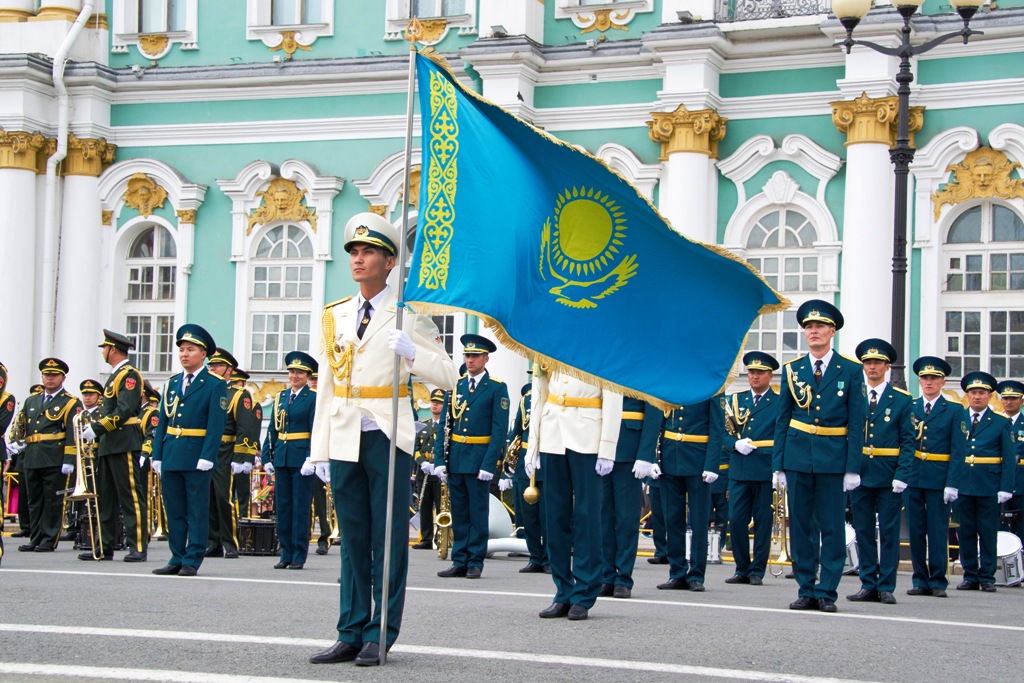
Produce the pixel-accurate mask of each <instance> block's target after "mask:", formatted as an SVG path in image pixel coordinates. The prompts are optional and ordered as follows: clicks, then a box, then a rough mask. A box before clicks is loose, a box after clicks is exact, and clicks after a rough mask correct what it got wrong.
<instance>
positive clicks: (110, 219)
mask: <svg viewBox="0 0 1024 683" xmlns="http://www.w3.org/2000/svg"><path fill="white" fill-rule="evenodd" d="M100 224H101V225H113V224H114V212H113V211H100Z"/></svg>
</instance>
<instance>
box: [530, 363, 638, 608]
mask: <svg viewBox="0 0 1024 683" xmlns="http://www.w3.org/2000/svg"><path fill="white" fill-rule="evenodd" d="M533 396H534V398H535V399H536V401H537V405H538V406H539V408H540V419H539V420H535V421H534V422H533V426H532V427H531V430H530V431H531V436H530V447H529V449H528V450H527V452H526V468H527V470H526V471H527V474H531V473H532V471H533V469H534V468H539V469H541V470H542V471H543V472H544V495H545V496H546V497H547V501H546V508H545V514H546V519H545V524H546V527H545V528H546V530H547V534H548V536H547V538H548V560H549V561H550V564H551V578H552V579H553V580H554V583H555V597H554V600H553V601H552V603H551V605H550V606H549V607H547V608H546V609H544V610H542V611H541V612H540V617H541V618H542V619H553V618H559V617H565V616H567V617H568V618H569V619H570V620H573V621H579V620H583V619H586V618H587V617H588V615H589V611H590V608H591V607H593V606H594V603H595V602H596V601H597V594H598V593H599V592H600V590H601V477H604V476H607V475H608V474H609V473H610V472H611V471H612V469H613V468H614V466H615V449H616V445H617V439H618V436H619V427H620V423H621V421H622V395H621V394H618V393H615V392H613V391H609V390H607V389H601V388H599V387H597V386H594V385H592V384H588V383H587V382H583V381H581V380H579V379H576V378H574V377H572V376H570V375H568V374H563V373H561V372H554V373H551V374H550V375H549V374H548V372H547V371H542V370H541V369H540V368H538V367H537V366H534V373H533Z"/></svg>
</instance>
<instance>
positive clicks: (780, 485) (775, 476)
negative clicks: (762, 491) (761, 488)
mask: <svg viewBox="0 0 1024 683" xmlns="http://www.w3.org/2000/svg"><path fill="white" fill-rule="evenodd" d="M772 488H773V489H784V488H786V473H785V472H782V471H779V472H772Z"/></svg>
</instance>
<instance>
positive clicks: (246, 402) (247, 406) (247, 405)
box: [242, 397, 252, 410]
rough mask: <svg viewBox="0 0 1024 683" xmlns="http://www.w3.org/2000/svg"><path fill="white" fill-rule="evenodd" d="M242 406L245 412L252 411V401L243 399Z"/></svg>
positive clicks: (247, 398)
mask: <svg viewBox="0 0 1024 683" xmlns="http://www.w3.org/2000/svg"><path fill="white" fill-rule="evenodd" d="M242 405H243V406H245V409H246V410H252V399H251V398H249V397H246V398H243V399H242Z"/></svg>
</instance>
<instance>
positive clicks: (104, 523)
mask: <svg viewBox="0 0 1024 683" xmlns="http://www.w3.org/2000/svg"><path fill="white" fill-rule="evenodd" d="M103 337H104V340H103V343H102V344H100V345H99V346H100V349H101V353H102V354H103V360H104V362H106V363H107V365H109V366H110V367H111V372H110V377H108V378H107V383H106V385H105V386H104V387H103V402H102V403H101V404H100V409H99V411H98V412H97V413H96V415H95V418H96V419H93V421H92V422H91V423H90V425H89V426H87V427H86V428H85V431H84V432H83V436H85V437H86V438H96V439H97V440H98V441H99V451H98V453H97V457H96V489H97V490H96V494H97V499H96V502H97V504H98V505H99V509H100V532H101V534H102V536H103V543H104V548H103V555H102V559H104V560H112V559H114V547H113V542H114V527H115V524H116V522H117V512H118V509H120V510H121V513H122V514H123V515H124V530H125V538H126V539H127V543H128V548H129V552H128V554H127V555H125V557H124V561H125V562H145V561H146V547H147V545H148V543H149V530H148V528H147V525H146V520H147V516H146V504H147V500H146V482H145V478H144V477H143V476H142V473H141V471H140V467H141V466H140V463H139V460H141V459H142V431H141V428H140V424H141V422H140V420H139V413H140V412H142V386H143V382H142V375H141V374H140V373H139V371H138V370H136V369H135V368H134V367H132V366H131V365H130V364H129V363H128V350H129V349H132V348H135V342H133V341H132V340H131V339H128V337H126V336H124V335H123V334H118V333H117V332H111V331H110V330H103ZM78 559H80V560H93V559H95V558H94V557H93V555H92V553H90V552H85V553H82V554H81V555H79V556H78Z"/></svg>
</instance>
